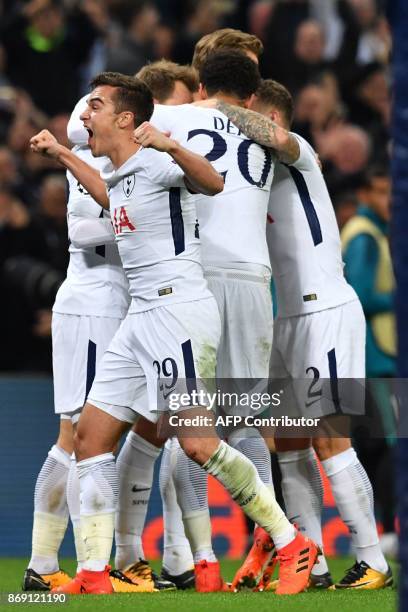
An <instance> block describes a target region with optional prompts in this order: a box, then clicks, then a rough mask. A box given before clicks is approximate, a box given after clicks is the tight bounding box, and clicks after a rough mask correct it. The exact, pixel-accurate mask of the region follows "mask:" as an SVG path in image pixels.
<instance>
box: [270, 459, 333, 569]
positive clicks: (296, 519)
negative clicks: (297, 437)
mask: <svg viewBox="0 0 408 612" xmlns="http://www.w3.org/2000/svg"><path fill="white" fill-rule="evenodd" d="M278 459H279V467H280V470H281V473H282V493H283V498H284V500H285V507H286V516H287V517H288V519H289V520H290V522H291V523H296V524H297V525H298V526H299V530H300V531H302V532H304V533H306V534H307V535H308V536H309V537H310V538H311V539H312V540H313V541H314V542H316V544H318V545H319V546H320V548H321V549H322V550H323V536H322V522H321V521H322V509H323V481H322V477H321V475H320V470H319V466H318V463H317V458H316V455H315V452H314V450H313V448H312V447H309V448H306V449H304V450H293V451H285V452H281V453H278ZM328 571H329V568H328V566H327V562H326V559H325V557H324V555H319V557H318V562H316V564H315V565H314V567H313V574H315V575H316V576H320V575H322V574H325V573H326V572H328Z"/></svg>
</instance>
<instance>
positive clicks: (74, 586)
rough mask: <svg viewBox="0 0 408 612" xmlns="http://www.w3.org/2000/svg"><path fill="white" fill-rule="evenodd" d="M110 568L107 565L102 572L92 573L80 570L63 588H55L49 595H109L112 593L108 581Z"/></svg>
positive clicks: (111, 587) (110, 584)
mask: <svg viewBox="0 0 408 612" xmlns="http://www.w3.org/2000/svg"><path fill="white" fill-rule="evenodd" d="M110 569H111V568H110V566H109V565H107V566H106V567H105V569H104V570H103V571H102V572H92V571H91V570H86V569H82V570H81V571H80V572H78V574H77V575H76V576H75V578H73V579H72V580H71V582H68V584H65V585H63V586H59V587H56V588H55V589H52V590H51V593H66V594H69V595H87V594H88V595H89V594H90V595H109V594H110V593H113V592H114V590H113V586H112V583H111V581H110V577H109V572H110Z"/></svg>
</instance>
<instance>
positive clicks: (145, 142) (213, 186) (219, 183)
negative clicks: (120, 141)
mask: <svg viewBox="0 0 408 612" xmlns="http://www.w3.org/2000/svg"><path fill="white" fill-rule="evenodd" d="M134 139H135V142H137V143H138V144H140V145H142V146H143V147H145V148H152V149H156V151H162V152H164V153H168V154H169V155H170V156H171V157H172V158H173V159H174V161H175V162H176V163H177V164H178V165H179V166H180V168H181V169H182V170H183V171H184V174H185V182H186V185H187V187H188V188H189V189H191V190H192V191H195V192H198V193H203V194H204V195H216V194H217V193H220V192H221V191H222V190H223V189H224V179H223V178H222V176H221V175H220V174H218V172H217V171H216V170H215V169H214V168H213V167H212V165H211V164H210V162H209V161H208V160H207V159H205V157H202V156H201V155H197V153H193V152H192V151H189V150H188V149H185V148H184V147H182V146H181V145H180V144H179V143H178V142H177V141H176V140H173V139H172V138H169V136H168V135H167V134H164V133H163V132H160V131H159V130H158V129H156V128H155V127H154V126H153V125H151V124H150V123H148V122H147V121H145V122H144V123H142V124H141V125H140V126H139V127H138V128H137V129H136V130H135V131H134Z"/></svg>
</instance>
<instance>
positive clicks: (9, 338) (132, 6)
mask: <svg viewBox="0 0 408 612" xmlns="http://www.w3.org/2000/svg"><path fill="white" fill-rule="evenodd" d="M384 4H385V3H384V2H376V1H375V0H338V1H337V0H279V1H278V0H260V1H252V2H251V1H245V0H202V1H195V0H190V1H178V0H156V1H153V0H152V1H144V0H139V1H138V0H82V1H76V0H65V1H62V0H61V1H57V0H30V2H15V1H12V0H3V1H2V2H1V1H0V23H1V26H0V295H1V300H0V337H1V338H2V346H3V349H5V350H2V351H0V373H1V375H2V377H1V379H0V410H1V417H0V418H1V431H2V432H3V436H2V438H3V439H2V445H1V451H0V457H1V459H2V465H6V464H7V465H8V466H9V467H10V468H11V469H6V470H1V471H0V507H1V511H0V512H1V521H0V556H13V555H15V556H24V555H29V548H30V538H31V521H32V500H33V489H34V484H35V478H36V476H37V473H38V470H39V469H40V467H41V465H42V462H43V460H44V457H45V455H46V452H47V451H48V449H49V447H50V445H51V444H52V443H53V442H54V440H55V437H56V431H57V426H58V421H57V419H56V418H55V417H54V416H53V406H52V381H51V378H50V372H51V362H50V355H51V351H50V318H51V316H50V308H51V306H52V302H53V299H54V296H55V293H56V290H57V288H58V286H59V284H60V283H61V282H62V280H63V278H64V275H65V270H66V266H67V262H68V258H67V247H68V242H67V231H66V218H65V213H66V198H65V180H64V173H63V172H62V171H61V169H60V168H59V167H58V166H57V165H55V164H53V163H51V162H49V161H48V160H46V159H44V158H39V157H37V156H34V155H32V154H30V152H29V145H28V143H29V139H30V137H31V136H32V135H34V134H35V133H36V132H37V131H39V129H41V128H43V127H47V128H48V129H50V131H52V132H53V133H54V134H55V135H56V136H57V137H58V138H59V139H60V141H61V142H66V136H65V128H66V122H67V119H68V116H69V112H70V111H71V110H72V107H73V105H74V103H75V101H76V100H77V99H78V97H79V96H80V95H82V94H83V93H85V92H86V84H87V82H88V81H89V77H90V76H91V75H92V74H95V73H96V72H99V71H100V70H102V69H105V68H107V69H113V70H118V71H122V72H125V73H129V74H131V73H134V72H136V71H137V70H138V69H139V68H140V67H141V66H142V65H144V64H145V63H146V62H147V61H149V60H154V59H158V58H160V57H163V56H164V57H168V58H170V59H174V60H175V61H178V62H180V63H186V62H189V61H190V60H191V57H192V51H193V48H194V44H195V42H196V41H197V40H198V39H199V38H200V37H201V36H202V35H203V34H206V33H208V32H211V31H213V30H215V29H217V28H218V27H237V28H240V29H243V30H245V31H250V32H253V33H255V34H257V35H258V36H260V38H261V39H262V40H263V42H264V46H265V52H264V54H263V57H262V60H261V72H262V75H263V76H264V77H272V78H276V79H277V80H280V81H281V82H283V83H284V84H286V85H287V86H288V87H289V88H290V90H291V92H292V93H293V94H294V95H295V101H296V112H295V130H296V131H298V132H300V133H301V134H302V135H304V136H305V137H306V138H308V139H309V140H310V141H311V142H312V144H313V145H314V147H315V148H316V150H317V151H318V153H319V156H320V158H321V160H322V163H323V170H324V174H325V177H326V180H327V182H328V185H329V189H330V192H331V195H332V198H333V201H334V204H335V208H336V214H337V218H338V222H339V225H340V226H342V225H343V224H344V223H345V221H346V220H347V219H348V218H349V217H350V216H351V215H353V214H354V213H355V211H356V208H357V205H358V203H359V198H358V190H359V187H360V186H361V177H362V174H363V173H364V171H365V170H366V169H367V168H368V167H371V166H372V165H373V164H375V165H381V166H387V163H388V155H389V145H388V143H389V123H390V114H391V113H390V92H389V83H390V74H389V67H388V63H387V62H388V58H389V53H390V46H391V39H390V33H389V28H388V25H387V22H386V19H385V16H384V13H383V11H384V8H385V6H384ZM372 452H375V451H374V450H373V451H372ZM368 459H369V457H368ZM215 487H216V485H215V483H212V484H211V486H210V491H211V493H210V503H211V510H212V516H213V517H214V523H213V527H214V532H215V535H216V550H217V552H218V553H220V554H228V555H230V556H235V557H240V556H242V554H243V552H244V549H245V546H246V527H245V522H244V520H243V518H242V515H241V514H240V511H239V509H238V508H237V507H236V506H235V504H233V502H232V501H231V500H229V499H228V498H227V497H226V495H225V493H224V492H223V491H221V489H216V488H215ZM155 491H156V493H155V495H154V496H153V498H152V500H151V504H150V509H149V516H148V521H147V528H146V533H145V542H146V554H147V556H148V557H154V556H157V554H158V552H159V547H160V538H161V505H160V499H159V495H158V493H157V487H156V489H155ZM332 505H333V504H332V500H331V496H330V492H329V491H328V490H327V489H326V495H325V512H324V535H325V540H326V550H327V553H328V554H333V553H335V552H336V553H345V552H347V551H348V546H349V539H348V535H347V530H346V528H345V527H344V526H343V525H342V524H341V522H340V520H339V519H338V517H337V512H336V511H335V509H334V508H333V507H332ZM232 521H233V522H232ZM10 525H12V526H13V528H12V529H10ZM62 553H63V554H69V555H72V554H73V547H72V538H70V537H68V538H67V539H66V543H65V544H64V549H63V551H62Z"/></svg>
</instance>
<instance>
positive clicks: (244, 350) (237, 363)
mask: <svg viewBox="0 0 408 612" xmlns="http://www.w3.org/2000/svg"><path fill="white" fill-rule="evenodd" d="M254 267H255V266H254ZM256 268H258V269H264V270H265V273H260V272H256V273H255V272H252V271H246V270H233V269H231V270H227V269H225V270H223V269H220V268H216V269H206V271H205V276H206V279H207V282H208V287H209V289H210V291H211V292H212V293H213V295H214V297H215V299H216V301H217V304H218V308H219V311H220V316H221V340H220V345H219V348H218V352H217V381H218V389H219V390H220V391H221V392H222V393H223V396H224V397H237V396H236V394H237V393H238V394H239V398H241V397H244V396H246V394H248V393H250V394H251V393H254V392H255V391H254V389H257V388H258V387H259V384H258V383H259V379H262V380H263V381H265V383H261V386H262V389H263V387H264V386H265V387H266V386H267V380H268V374H269V360H270V355H271V349H272V334H273V312H272V297H271V291H270V281H271V278H270V272H269V270H267V268H264V266H256ZM254 379H257V380H256V381H255V380H254ZM229 394H232V395H231V396H230V395H229ZM219 409H220V414H222V413H225V414H233V415H240V416H246V415H248V414H251V413H252V411H251V409H250V408H249V406H248V404H247V403H245V402H244V404H242V403H241V404H240V403H239V401H238V402H235V401H234V400H231V401H230V400H225V401H222V405H219Z"/></svg>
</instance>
